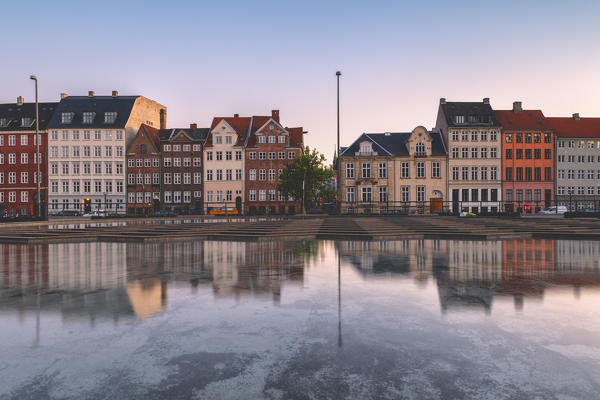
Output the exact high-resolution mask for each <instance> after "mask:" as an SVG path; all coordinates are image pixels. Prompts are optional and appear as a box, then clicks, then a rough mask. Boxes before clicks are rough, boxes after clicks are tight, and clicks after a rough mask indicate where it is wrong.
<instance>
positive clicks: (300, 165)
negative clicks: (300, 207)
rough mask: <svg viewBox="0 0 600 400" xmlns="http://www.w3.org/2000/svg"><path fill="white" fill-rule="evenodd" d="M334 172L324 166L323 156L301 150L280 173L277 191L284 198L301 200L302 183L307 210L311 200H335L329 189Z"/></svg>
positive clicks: (315, 151) (333, 191)
mask: <svg viewBox="0 0 600 400" xmlns="http://www.w3.org/2000/svg"><path fill="white" fill-rule="evenodd" d="M334 176H335V171H334V170H333V169H332V168H331V167H329V166H326V165H325V156H324V155H323V154H321V153H319V152H317V150H316V149H313V150H312V151H311V150H310V148H308V147H304V148H303V149H302V154H301V155H300V156H299V157H297V158H296V159H295V160H294V161H293V162H292V163H290V164H288V165H286V167H285V168H284V169H283V171H282V172H281V176H280V178H279V181H280V183H279V185H278V187H277V189H278V190H279V191H280V192H281V193H282V194H283V195H285V196H292V197H293V198H295V199H297V200H301V199H302V182H305V185H304V207H305V209H307V208H309V206H310V204H311V202H312V201H313V200H317V199H319V198H321V199H323V200H324V201H329V200H331V199H335V190H333V189H332V187H331V182H332V178H333V177H334Z"/></svg>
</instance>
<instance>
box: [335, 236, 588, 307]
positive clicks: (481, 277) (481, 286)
mask: <svg viewBox="0 0 600 400" xmlns="http://www.w3.org/2000/svg"><path fill="white" fill-rule="evenodd" d="M337 248H338V251H339V252H340V256H341V257H342V259H345V260H346V261H348V262H350V263H351V264H352V265H354V267H355V268H357V269H358V271H359V272H360V273H361V274H362V275H363V276H365V277H370V276H382V275H387V276H389V275H393V274H398V275H407V276H408V275H410V276H411V277H413V278H415V279H416V280H417V281H418V282H423V281H426V280H427V279H428V277H429V276H433V277H435V280H436V283H437V286H438V295H439V300H440V307H441V309H442V311H443V312H446V311H448V310H451V309H462V308H465V307H468V308H477V309H482V310H483V311H485V312H487V313H489V312H491V307H492V302H493V299H494V297H496V296H512V297H513V299H514V304H515V308H516V309H521V308H523V305H524V299H525V297H537V298H541V297H542V296H543V294H544V291H545V290H546V288H548V287H549V286H552V285H571V286H573V287H574V293H575V295H577V294H578V293H579V288H580V287H581V286H584V285H600V243H599V242H593V241H587V242H586V241H554V240H505V241H460V240H456V241H435V240H402V241H388V242H386V241H382V242H360V241H340V242H338V243H337Z"/></svg>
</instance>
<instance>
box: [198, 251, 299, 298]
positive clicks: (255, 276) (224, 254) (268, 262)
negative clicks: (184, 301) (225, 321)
mask: <svg viewBox="0 0 600 400" xmlns="http://www.w3.org/2000/svg"><path fill="white" fill-rule="evenodd" d="M205 245H206V248H205V260H206V263H207V265H209V266H211V265H212V270H213V274H212V275H213V290H214V293H215V295H216V296H219V297H225V296H234V297H236V298H239V297H240V296H243V295H251V296H256V295H263V294H271V296H272V297H273V301H275V302H279V301H280V297H281V287H282V283H283V282H284V281H286V282H290V281H302V280H303V279H304V262H303V256H302V254H298V251H297V248H295V247H294V246H293V245H291V244H289V243H285V242H282V241H273V242H205Z"/></svg>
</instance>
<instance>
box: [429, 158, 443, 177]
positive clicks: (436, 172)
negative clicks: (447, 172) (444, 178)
mask: <svg viewBox="0 0 600 400" xmlns="http://www.w3.org/2000/svg"><path fill="white" fill-rule="evenodd" d="M440 174H441V168H440V163H439V162H437V161H435V162H432V163H431V177H432V178H439V177H440Z"/></svg>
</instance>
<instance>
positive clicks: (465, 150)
mask: <svg viewBox="0 0 600 400" xmlns="http://www.w3.org/2000/svg"><path fill="white" fill-rule="evenodd" d="M462 158H469V148H468V147H463V148H462Z"/></svg>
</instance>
